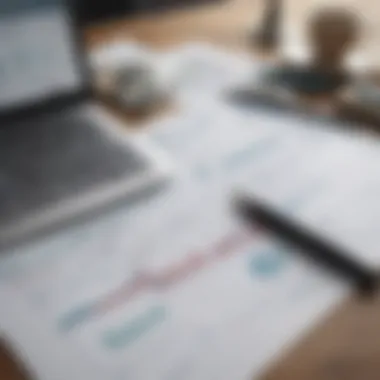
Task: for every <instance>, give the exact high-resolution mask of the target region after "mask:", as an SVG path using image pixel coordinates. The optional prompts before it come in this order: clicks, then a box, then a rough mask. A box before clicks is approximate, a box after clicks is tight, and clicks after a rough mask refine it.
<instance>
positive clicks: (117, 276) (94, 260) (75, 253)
mask: <svg viewBox="0 0 380 380" xmlns="http://www.w3.org/2000/svg"><path fill="white" fill-rule="evenodd" d="M172 58H173V57H172ZM177 58H178V60H179V58H180V57H177ZM177 58H176V59H177ZM173 59H174V58H173ZM200 60H202V57H200ZM206 61H207V60H206ZM172 62H173V61H172ZM207 62H208V63H207ZM207 62H206V63H207V65H209V66H210V67H211V68H212V65H213V61H212V60H209V61H207ZM202 67H203V66H202ZM226 67H227V65H226ZM203 70H204V68H202V69H199V71H200V74H201V75H204V71H203ZM210 72H212V70H211V71H210ZM196 76H197V72H195V73H194V77H193V78H194V81H195V80H196V78H195V77H196ZM218 77H219V78H220V80H221V81H223V80H224V79H227V81H229V80H230V79H233V76H232V75H231V76H229V75H227V74H226V76H223V75H222V73H221V72H218ZM224 77H225V78H224ZM215 83H216V81H215ZM224 83H225V82H224ZM189 88H190V86H189V87H188V90H184V87H183V88H182V87H181V89H182V90H181V105H182V108H181V111H180V112H179V114H177V115H175V116H171V117H168V118H166V119H164V120H161V121H158V122H155V123H154V125H151V126H150V128H149V129H148V130H147V132H146V136H141V138H149V139H151V140H153V141H154V142H156V143H157V144H159V145H160V146H161V147H163V148H164V149H166V150H167V151H168V152H169V153H170V154H171V155H172V156H173V157H174V158H175V160H176V163H177V164H178V172H179V176H178V178H177V179H176V181H174V184H173V185H172V186H171V187H170V188H168V190H167V191H166V192H164V193H162V194H161V195H160V196H157V197H155V198H152V199H150V200H149V201H147V202H146V203H145V204H144V205H141V204H140V205H138V206H136V207H133V208H124V209H123V208H120V209H119V210H117V211H116V212H114V213H113V214H110V215H107V216H104V217H103V218H101V219H99V220H96V221H93V222H91V223H87V224H85V225H83V226H81V227H77V228H72V229H69V230H66V231H63V232H61V233H60V234H56V235H54V236H50V237H49V238H46V239H45V240H43V241H39V242H36V243H34V244H33V245H30V246H28V247H24V248H22V249H21V248H20V249H18V250H17V251H14V252H10V254H9V255H7V256H4V257H2V259H1V262H0V303H1V305H3V306H4V307H3V308H2V310H1V311H0V327H1V331H2V334H3V336H4V337H5V338H7V339H8V341H9V342H11V344H12V345H13V346H14V347H15V348H18V351H19V352H20V355H22V357H23V359H24V361H25V362H26V363H27V366H28V368H29V369H30V371H31V372H32V373H33V375H34V376H35V377H36V379H39V380H61V379H62V380H64V379H65V380H67V379H70V380H83V379H91V380H104V379H107V380H127V379H134V380H135V379H136V380H137V379H138V380H212V379H218V380H231V379H235V380H245V379H252V378H259V375H260V373H261V372H262V371H263V370H264V369H265V368H266V367H267V366H268V365H269V363H270V362H271V360H273V359H274V358H276V357H278V355H280V354H281V353H282V350H283V349H285V348H287V347H288V346H289V345H291V344H292V343H293V340H294V339H297V340H298V339H299V338H300V336H302V334H303V333H304V332H305V331H307V330H308V329H309V328H311V327H312V326H313V325H314V323H315V322H317V321H319V320H320V318H324V317H325V316H326V315H328V313H329V312H330V311H331V309H332V308H333V307H335V306H336V305H337V303H340V302H341V301H342V300H343V299H344V298H345V297H346V296H347V295H348V293H349V290H350V289H349V288H348V286H347V285H346V284H344V283H342V282H341V281H340V280H338V279H336V278H334V277H333V276H332V275H331V274H329V273H326V272H325V271H324V270H322V269H320V268H318V267H316V266H314V265H312V264H310V263H308V262H307V261H304V260H302V259H300V258H299V257H298V256H297V255H294V252H292V251H291V250H290V248H288V247H285V246H283V245H282V244H281V243H280V242H278V241H276V240H274V239H273V237H271V236H268V235H266V234H264V233H263V232H262V231H259V230H253V229H252V230H251V229H248V228H247V227H246V226H244V225H242V224H241V222H240V221H239V220H238V218H237V216H236V215H235V213H234V210H233V209H232V206H231V199H232V195H233V193H234V191H236V190H237V189H240V188H243V187H244V188H245V189H248V190H249V189H250V188H249V185H252V183H255V179H256V178H257V183H260V182H259V179H260V181H264V182H265V181H268V182H266V183H267V184H268V183H269V181H274V178H271V179H269V178H267V179H266V176H268V175H269V174H271V175H272V174H274V170H275V165H276V163H277V164H278V161H279V160H280V159H281V160H285V158H287V159H288V160H289V161H290V162H293V161H294V160H293V161H291V158H292V157H291V154H295V155H296V154H302V152H301V148H300V147H299V144H298V145H297V144H296V139H287V138H284V136H285V137H286V136H288V135H287V133H288V131H289V129H286V128H285V127H284V129H283V130H281V129H280V128H279V127H280V125H281V123H280V124H279V122H278V121H276V120H274V119H273V118H270V117H266V116H265V114H264V113H262V114H260V113H257V114H254V115H252V113H251V112H248V111H244V110H237V109H234V108H232V107H227V106H226V105H225V104H224V103H221V98H218V97H216V96H215V93H214V92H213V91H210V92H209V95H208V96H207V94H203V95H202V98H203V99H204V101H202V102H196V101H193V100H192V98H191V96H190V95H189V94H190V93H191V92H192V93H194V91H196V89H195V87H194V88H191V89H189ZM255 115H256V116H255ZM301 135H302V134H300V135H298V137H297V138H298V139H299V140H301ZM321 139H322V137H318V136H317V134H316V139H315V141H313V142H311V141H310V143H309V145H308V146H305V147H304V148H303V149H305V151H308V152H310V154H311V153H312V152H313V151H315V152H317V151H318V150H319V149H320V145H318V144H319V143H320V141H321ZM292 144H293V145H292ZM293 146H294V147H296V146H297V147H298V148H297V149H298V150H297V149H296V150H295V151H294V152H295V153H293V150H292V149H290V148H291V147H293ZM281 155H282V156H281ZM280 157H282V158H280ZM284 157H285V158H284ZM299 167H300V168H301V167H302V165H301V163H299ZM300 170H301V169H300ZM281 171H283V169H281ZM284 175H285V173H284ZM305 191H306V190H305ZM272 193H273V194H277V193H275V192H273V191H272ZM289 193H290V190H289ZM278 197H279V198H281V199H282V202H283V204H285V202H288V204H289V205H290V204H293V203H291V202H293V200H292V199H290V197H289V199H288V195H287V196H286V197H284V196H283V192H280V191H278ZM276 199H277V195H276Z"/></svg>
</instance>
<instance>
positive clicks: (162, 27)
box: [0, 0, 380, 380]
mask: <svg viewBox="0 0 380 380" xmlns="http://www.w3.org/2000/svg"><path fill="white" fill-rule="evenodd" d="M341 1H343V0H341ZM345 1H348V0H345ZM350 2H351V3H353V4H364V3H368V4H371V3H373V4H374V3H376V2H375V1H373V0H350ZM257 3H258V0H255V1H253V0H235V1H233V2H225V3H224V4H223V5H218V6H215V5H214V6H204V7H201V8H198V9H192V10H186V11H175V12H172V13H166V14H163V15H160V16H145V17H139V18H133V19H129V20H121V21H115V22H109V23H107V24H104V25H99V26H95V27H93V28H91V29H90V30H88V31H87V32H86V39H87V41H88V44H89V46H90V47H94V46H96V45H97V44H100V43H102V42H107V41H109V40H110V39H112V38H115V37H120V36H123V37H125V38H126V39H129V38H135V39H138V40H140V41H143V42H146V43H148V44H150V45H152V46H154V47H163V46H168V45H173V44H177V43H180V42H184V41H190V40H198V41H199V40H205V41H211V42H214V43H217V44H220V45H224V46H230V47H233V48H242V49H246V46H247V45H246V44H247V33H248V32H249V30H250V29H251V27H252V26H253V25H254V24H255V21H256V20H257V18H258V17H259V14H260V12H259V9H258V5H257ZM291 3H292V5H291V6H292V7H291V11H292V15H293V16H292V17H294V19H298V18H299V17H302V15H303V14H304V12H305V3H308V2H306V1H304V0H291ZM373 4H372V7H373ZM378 7H379V10H380V3H379V5H378ZM293 12H294V13H293ZM378 321H380V302H379V301H377V300H376V301H373V300H369V301H366V300H361V299H357V298H353V299H352V300H350V301H349V302H348V303H346V304H344V305H342V306H341V307H340V308H339V309H338V310H337V311H336V312H335V313H334V315H332V316H330V317H329V318H328V319H327V320H325V321H322V322H321V323H320V325H319V326H318V327H317V328H316V329H315V330H314V331H313V332H312V333H311V334H310V335H309V336H308V337H307V338H306V339H304V340H303V341H302V342H300V343H298V344H297V345H296V346H295V347H294V348H293V349H291V350H290V351H289V352H287V353H286V354H285V356H284V358H283V359H282V360H280V361H279V362H278V363H277V364H275V365H274V366H273V368H272V369H271V370H270V371H269V372H268V373H267V374H266V375H264V380H288V379H289V380H314V379H315V380H324V379H326V380H327V379H328V380H330V379H344V380H371V379H374V380H378V379H379V378H380V361H379V358H380V345H379V344H378V342H379V341H380V323H378ZM0 375H1V379H2V380H19V379H25V377H24V376H23V374H22V373H20V370H19V369H17V366H16V365H15V364H14V363H13V361H12V359H11V358H10V356H9V354H8V353H7V352H6V350H4V349H0Z"/></svg>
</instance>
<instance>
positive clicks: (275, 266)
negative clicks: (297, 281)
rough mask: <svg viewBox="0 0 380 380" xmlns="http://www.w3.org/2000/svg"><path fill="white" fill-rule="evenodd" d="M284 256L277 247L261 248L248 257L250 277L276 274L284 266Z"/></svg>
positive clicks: (267, 276) (265, 276) (266, 276)
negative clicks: (258, 251)
mask: <svg viewBox="0 0 380 380" xmlns="http://www.w3.org/2000/svg"><path fill="white" fill-rule="evenodd" d="M285 261H286V258H285V257H284V256H282V255H281V252H280V251H279V249H278V247H275V248H273V249H268V250H263V251H262V252H260V253H259V254H255V255H254V257H253V258H251V259H250V262H249V265H248V268H249V272H250V275H251V276H252V277H255V278H257V277H261V278H269V277H273V276H276V275H278V274H279V273H280V272H281V271H282V270H283V269H284V266H285V264H286V263H285Z"/></svg>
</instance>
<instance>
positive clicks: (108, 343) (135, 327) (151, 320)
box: [102, 306, 167, 351]
mask: <svg viewBox="0 0 380 380" xmlns="http://www.w3.org/2000/svg"><path fill="white" fill-rule="evenodd" d="M166 316H167V311H166V308H165V307H164V306H154V307H152V308H150V309H149V310H148V311H146V312H145V313H144V314H143V315H141V316H139V317H137V318H135V319H133V320H132V321H128V322H127V323H126V324H125V325H123V326H121V327H119V328H117V329H112V330H109V331H107V332H105V333H104V334H103V336H102V344H103V346H104V347H105V348H107V349H109V350H113V351H114V350H120V349H123V348H125V347H127V346H128V345H130V344H131V343H133V342H135V341H136V340H138V339H139V338H140V337H142V336H143V335H145V334H146V333H148V332H149V331H151V330H152V329H153V328H154V327H156V326H157V325H158V324H160V323H162V322H163V321H164V320H165V319H166Z"/></svg>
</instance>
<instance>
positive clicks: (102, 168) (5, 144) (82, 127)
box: [0, 112, 148, 229]
mask: <svg viewBox="0 0 380 380" xmlns="http://www.w3.org/2000/svg"><path fill="white" fill-rule="evenodd" d="M93 123H94V121H91V120H90V119H89V118H88V116H87V117H86V115H85V114H84V113H83V112H82V114H79V113H71V114H68V115H61V114H60V115H55V116H51V117H49V118H44V119H42V120H36V121H33V122H29V123H20V124H17V125H12V126H6V127H3V128H1V129H0V229H1V226H6V225H9V224H11V223H12V222H13V221H16V220H17V219H19V218H22V217H23V216H25V215H27V214H31V213H34V212H35V211H38V210H39V209H42V208H45V207H48V206H49V205H55V204H56V203H57V202H58V201H61V200H62V199H67V198H71V197H75V196H76V195H78V194H81V193H83V192H85V191H86V190H90V189H91V190H93V189H94V188H96V187H97V186H98V187H99V186H102V185H104V184H106V183H110V182H111V183H112V182H115V181H117V180H120V179H123V180H128V178H129V177H131V178H132V177H135V176H136V175H138V174H139V173H141V172H142V171H144V169H146V168H147V166H148V162H147V160H146V159H145V157H143V155H142V154H139V152H137V150H136V149H134V148H133V147H132V146H131V148H130V149H128V146H125V145H121V144H118V143H116V142H115V141H113V140H112V141H111V140H110V139H108V138H106V137H105V136H104V133H102V132H101V131H100V130H98V129H97V128H96V127H94V125H93Z"/></svg>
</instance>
